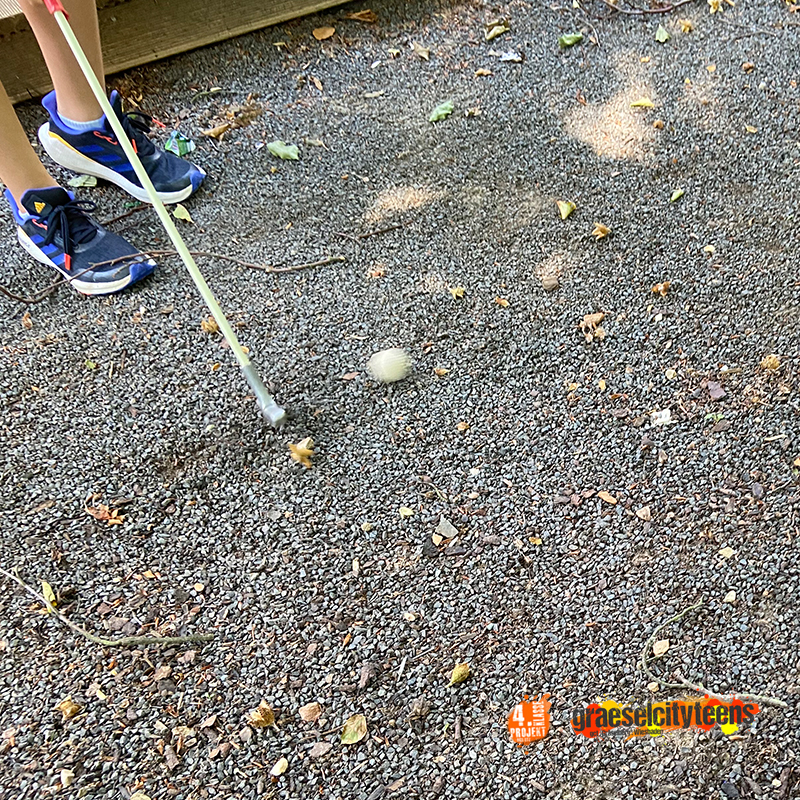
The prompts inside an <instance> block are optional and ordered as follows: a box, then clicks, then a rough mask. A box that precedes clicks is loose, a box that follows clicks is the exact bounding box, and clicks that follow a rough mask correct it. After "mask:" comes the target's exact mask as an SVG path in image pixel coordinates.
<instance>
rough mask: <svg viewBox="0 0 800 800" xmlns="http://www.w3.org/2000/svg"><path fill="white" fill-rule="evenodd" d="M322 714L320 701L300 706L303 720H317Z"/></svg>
mask: <svg viewBox="0 0 800 800" xmlns="http://www.w3.org/2000/svg"><path fill="white" fill-rule="evenodd" d="M320 716H322V706H321V705H320V704H319V703H306V705H304V706H300V718H301V719H302V720H303V722H316V721H317V720H318V719H319V718H320Z"/></svg>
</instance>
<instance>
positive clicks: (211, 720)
mask: <svg viewBox="0 0 800 800" xmlns="http://www.w3.org/2000/svg"><path fill="white" fill-rule="evenodd" d="M216 724H217V715H216V714H212V715H211V716H210V717H206V718H205V719H204V720H203V721H202V722H201V723H200V724H199V725H198V726H197V727H198V728H200V730H203V728H213V727H214V726H215V725H216Z"/></svg>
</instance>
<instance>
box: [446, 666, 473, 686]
mask: <svg viewBox="0 0 800 800" xmlns="http://www.w3.org/2000/svg"><path fill="white" fill-rule="evenodd" d="M469 675H470V672H469V664H456V665H455V667H453V671H452V672H451V673H450V683H449V684H448V686H456V685H457V684H459V683H464V681H465V680H466V679H467V678H469Z"/></svg>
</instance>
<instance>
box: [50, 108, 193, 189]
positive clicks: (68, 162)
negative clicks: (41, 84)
mask: <svg viewBox="0 0 800 800" xmlns="http://www.w3.org/2000/svg"><path fill="white" fill-rule="evenodd" d="M110 100H111V106H112V107H113V109H114V111H115V112H116V114H117V116H118V117H119V119H120V120H121V122H122V127H123V128H124V129H125V131H126V133H127V134H128V136H129V137H130V139H131V141H132V142H133V146H134V149H135V150H136V153H137V155H138V156H139V158H140V159H141V161H142V164H143V165H144V168H145V169H146V170H147V174H148V175H149V176H150V180H151V181H153V185H154V186H155V187H156V191H157V192H158V196H159V197H160V198H161V200H162V202H164V203H180V202H181V201H183V200H185V199H186V198H187V197H189V195H190V194H192V192H194V191H195V190H196V189H197V188H198V187H199V186H200V184H201V183H202V182H203V178H205V176H206V173H205V172H204V171H203V170H202V169H200V167H198V166H195V165H194V164H192V163H191V162H189V161H184V160H183V159H182V158H178V156H175V155H173V154H172V153H167V152H166V151H164V150H159V149H157V148H156V146H155V145H154V144H153V143H152V142H151V141H150V140H149V139H148V138H147V133H148V132H149V131H150V121H151V117H150V116H148V115H147V114H143V113H141V112H140V111H132V112H130V113H127V114H123V113H122V99H121V98H120V96H119V94H118V93H117V92H112V93H111V98H110ZM42 105H43V106H44V107H45V108H46V109H47V111H48V112H49V114H50V121H49V122H45V124H44V125H42V126H41V128H39V141H40V142H41V143H42V146H43V147H44V149H45V150H46V151H47V154H48V155H49V156H50V158H52V159H53V161H55V162H56V164H60V165H61V166H62V167H66V168H67V169H71V170H72V171H73V172H80V173H82V174H84V175H94V176H95V178H102V179H103V180H107V181H110V182H111V183H115V184H116V185H117V186H119V187H120V188H122V189H124V190H125V191H126V192H127V193H128V194H129V195H131V196H133V197H135V198H136V199H137V200H140V201H141V202H142V203H149V202H150V198H149V197H148V196H147V192H145V190H144V189H143V188H142V185H141V183H140V182H139V179H138V178H137V177H136V173H135V172H134V171H133V167H132V166H131V164H130V162H129V161H128V157H127V156H126V155H125V153H124V151H123V150H122V147H120V145H119V143H118V142H117V136H116V134H115V133H114V131H113V130H112V128H111V125H109V123H108V120H107V119H105V118H103V127H102V129H101V130H90V131H76V130H74V129H72V128H70V127H69V125H68V124H67V123H66V122H64V120H62V119H61V117H60V116H59V114H58V107H57V105H56V94H55V92H50V94H48V95H47V96H46V97H45V98H44V99H43V100H42Z"/></svg>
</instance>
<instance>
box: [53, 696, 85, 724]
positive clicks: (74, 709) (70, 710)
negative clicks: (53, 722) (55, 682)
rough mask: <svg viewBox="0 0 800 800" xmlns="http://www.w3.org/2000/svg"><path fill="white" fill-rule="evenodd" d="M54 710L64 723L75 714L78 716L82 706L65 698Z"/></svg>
mask: <svg viewBox="0 0 800 800" xmlns="http://www.w3.org/2000/svg"><path fill="white" fill-rule="evenodd" d="M56 710H57V711H60V712H61V714H62V716H63V718H64V721H66V720H68V719H72V718H73V717H74V716H75V715H76V714H79V713H80V712H81V711H82V710H83V706H79V705H78V704H77V703H73V702H72V698H71V697H65V698H64V699H63V700H62V701H61V702H60V703H59V704H58V705H57V706H56Z"/></svg>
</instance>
